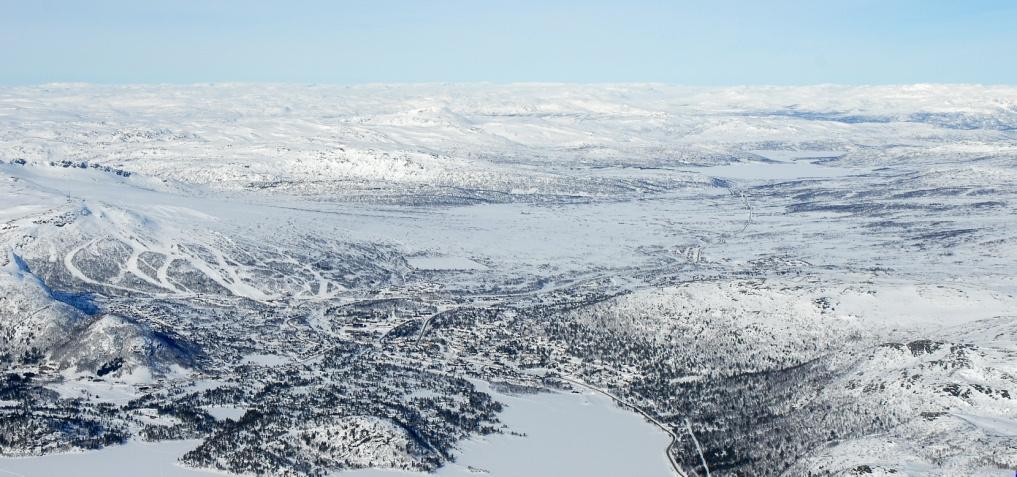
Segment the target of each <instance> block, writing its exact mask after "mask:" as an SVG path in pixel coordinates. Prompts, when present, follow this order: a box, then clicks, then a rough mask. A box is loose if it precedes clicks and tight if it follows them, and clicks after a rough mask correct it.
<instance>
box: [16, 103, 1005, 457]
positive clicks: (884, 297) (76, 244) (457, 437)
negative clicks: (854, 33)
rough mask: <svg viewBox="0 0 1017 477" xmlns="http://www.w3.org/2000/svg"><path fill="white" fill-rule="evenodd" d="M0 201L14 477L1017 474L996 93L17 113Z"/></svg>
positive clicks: (53, 107)
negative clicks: (153, 458)
mask: <svg viewBox="0 0 1017 477" xmlns="http://www.w3.org/2000/svg"><path fill="white" fill-rule="evenodd" d="M0 204H2V205H0V245H2V249H0V252H2V253H0V267H2V270H0V358H2V359H0V365H2V367H3V374H2V379H3V382H2V383H0V454H3V455H4V456H7V457H8V458H3V459H0V473H4V472H12V473H14V474H18V475H43V474H46V473H47V472H49V471H48V470H46V469H50V468H51V467H46V466H49V465H72V466H78V465H81V466H83V467H81V468H89V469H97V470H95V471H94V472H95V473H97V474H103V473H105V472H106V471H103V470H101V469H103V468H108V462H109V460H110V459H117V457H112V456H114V455H120V454H117V453H118V452H123V449H130V448H132V447H133V448H139V449H140V448H141V447H139V446H161V445H166V446H169V447H168V448H171V449H172V451H170V452H172V453H173V456H174V457H173V458H172V459H165V460H166V462H164V464H165V465H168V466H170V465H171V467H167V469H170V470H174V471H176V472H185V471H189V470H194V471H214V472H220V473H221V472H225V473H230V474H271V475H301V476H304V475H315V476H316V475H399V474H390V472H421V473H430V472H436V473H437V474H438V475H469V474H471V473H481V474H482V473H485V472H487V473H490V475H495V476H506V475H523V474H525V475H568V473H569V472H573V473H574V474H575V475H619V474H618V472H619V471H618V470H617V469H626V468H627V469H631V471H632V472H633V474H632V475H654V473H657V474H655V475H667V474H669V473H673V474H676V475H683V476H693V475H706V473H707V472H709V473H710V475H862V474H873V475H889V474H896V475H901V474H904V475H929V476H932V475H944V476H945V475H1000V476H1002V475H1012V473H1013V471H1014V469H1017V431H1015V429H1017V311H1015V310H1017V275H1015V273H1014V270H1015V266H1017V214H1015V212H1017V210H1015V209H1017V207H1015V204H1017V88H1007V87H981V86H929V85H913V86H884V87H838V86H817V87H787V88H777V87H768V88H763V87H759V88H687V87H673V86H664V85H602V86H580V85H403V86H385V85H377V86H361V87H330V86H251V85H207V86H204V85H195V86H122V87H104V86H89V85H49V86H44V87H42V86H40V87H26V88H2V89H0ZM577 400H578V401H577ZM583 400H585V401H584V402H587V403H592V404H589V405H590V407H589V408H588V409H584V408H583V407H582V406H581V405H580V404H576V403H577V402H579V401H583ZM556 406H557V407H556ZM549 408H550V409H558V410H555V411H549V410H548V409H549ZM541 413H545V414H541ZM598 416H599V417H598ZM570 420H571V421H570ZM591 421H592V422H591ZM542 424H543V425H546V426H547V427H546V428H541V427H540V426H541V425H542ZM562 427H565V428H567V429H562ZM570 435H572V436H574V438H573V439H569V438H568V436H570ZM672 440H673V442H671V441H672ZM633 442H638V443H641V444H639V445H634V444H632V443H633ZM577 446H578V447H579V448H578V449H577ZM648 446H652V447H654V449H652V450H651V451H647V449H646V447H648ZM145 448H146V449H147V448H148V447H145ZM79 452H86V453H87V454H85V455H80V456H78V455H66V454H68V453H71V454H73V453H79ZM86 455H87V456H89V457H86ZM104 455H107V456H111V457H109V458H108V459H107V458H103V457H96V456H104ZM583 455H587V456H589V459H588V460H583V461H579V459H581V457H582V456H583ZM554 456H560V457H561V458H560V459H559V460H555V457H554ZM177 458H179V460H178V461H177ZM75 459H81V464H77V463H74V462H77V461H76V460H75ZM65 460H66V462H67V463H66V464H65V463H62V462H64V461H65ZM89 462H90V463H91V464H89ZM173 462H175V463H173ZM542 462H543V463H542ZM570 462H571V463H570ZM33 463H36V464H37V465H38V466H37V467H33V465H36V464H33ZM104 466H106V467H104ZM537 469H544V471H543V472H544V474H540V473H538V472H539V471H538V470H537ZM595 471H597V472H601V474H594V473H592V472H595ZM348 472H349V474H347V473H348Z"/></svg>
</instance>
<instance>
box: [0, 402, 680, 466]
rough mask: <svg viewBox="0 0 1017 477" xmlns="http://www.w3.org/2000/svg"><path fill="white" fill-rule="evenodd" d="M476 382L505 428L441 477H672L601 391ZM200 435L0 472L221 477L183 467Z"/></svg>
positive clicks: (640, 431)
mask: <svg viewBox="0 0 1017 477" xmlns="http://www.w3.org/2000/svg"><path fill="white" fill-rule="evenodd" d="M476 384H477V385H478V387H479V388H480V389H481V390H482V391H484V392H488V393H491V394H492V395H493V396H494V397H495V398H497V399H498V400H499V401H501V402H502V403H504V404H506V405H507V407H506V409H505V412H504V413H503V414H502V415H501V418H502V421H503V422H504V423H505V424H507V425H508V426H509V430H510V431H514V432H517V433H522V434H525V437H523V436H518V435H510V434H507V433H506V434H500V435H491V436H486V437H481V438H475V439H472V440H468V441H466V442H463V443H462V444H461V446H460V450H459V452H458V462H456V463H454V464H449V465H447V466H445V467H443V468H441V469H439V470H438V472H437V473H436V474H433V475H438V476H443V477H461V476H476V475H478V472H481V471H487V472H489V473H487V474H481V475H488V476H491V477H511V476H523V475H525V476H530V477H540V476H548V477H551V476H561V475H581V476H583V477H615V476H619V475H638V476H642V477H671V476H672V473H671V466H670V464H669V463H668V461H667V459H666V458H665V457H664V449H665V448H666V447H667V445H668V443H669V442H670V439H669V438H668V436H667V435H666V434H664V433H663V432H661V431H660V430H658V429H657V428H656V427H654V426H653V425H652V424H650V423H648V422H646V421H645V420H643V419H642V418H641V417H640V416H639V415H637V414H634V413H632V412H628V411H625V410H622V409H621V408H619V407H618V406H616V405H615V404H614V403H613V402H612V401H611V400H610V399H608V398H607V397H605V396H602V395H599V394H595V393H592V392H583V393H579V394H577V393H539V394H522V395H506V394H502V393H499V392H497V391H494V390H493V389H491V387H490V386H488V385H487V384H486V383H483V382H477V383H476ZM198 444H199V442H198V441H169V442H160V443H146V442H139V441H132V442H129V443H128V444H126V445H122V446H112V447H107V448H105V449H102V450H98V451H94V452H82V453H71V454H57V455H47V456H42V457H27V458H16V459H11V458H4V459H0V475H13V476H23V477H34V476H40V477H42V476H55V475H75V476H80V477H92V476H95V477H99V476H101V477H133V476H137V475H150V476H164V477H184V476H198V475H222V474H220V473H215V472H207V471H201V470H195V469H189V468H186V467H182V466H180V465H178V464H177V459H178V458H179V457H180V456H181V455H183V454H184V453H185V452H187V451H188V450H190V449H192V448H194V447H196V446H197V445H198ZM335 475H336V477H411V476H421V477H423V476H427V475H432V474H425V473H415V472H403V471H394V470H377V469H368V470H358V471H351V472H340V473H339V474H335Z"/></svg>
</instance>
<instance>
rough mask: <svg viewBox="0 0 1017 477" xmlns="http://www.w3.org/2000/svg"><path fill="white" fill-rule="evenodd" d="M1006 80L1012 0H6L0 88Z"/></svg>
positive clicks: (0, 8) (1014, 61) (1014, 10)
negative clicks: (61, 84)
mask: <svg viewBox="0 0 1017 477" xmlns="http://www.w3.org/2000/svg"><path fill="white" fill-rule="evenodd" d="M57 81H60V82H66V81H87V82H97V83H194V82H226V81H243V82H266V81H269V82H295V83H338V84H351V83H366V82H432V81H441V82H444V81H449V82H472V81H493V82H515V81H555V82H557V81H562V82H631V81H635V82H644V81H648V82H666V83H679V84H691V85H728V84H809V83H848V84H859V83H913V82H950V83H956V82H965V83H992V84H1015V83H1017V1H979V0H968V1H961V0H957V1H936V0H925V1H920V0H896V1H895V0H840V1H821V0H812V1H793V0H759V1H725V0H721V1H682V0H674V1H639V0H634V1H616V2H605V1H597V0H590V1H585V2H580V1H575V2H565V1H553V0H550V1H543V2H537V1H526V0H520V1H501V2H494V1H483V0H472V1H440V0H435V1H424V0H419V1H398V0H373V1H308V0H288V1H279V2H258V1H239V0H238V1H232V0H206V1H191V0H173V1H170V0H162V1H159V0H155V1H143V0H93V1H77V2H72V1H46V0H0V84H34V83H46V82H57Z"/></svg>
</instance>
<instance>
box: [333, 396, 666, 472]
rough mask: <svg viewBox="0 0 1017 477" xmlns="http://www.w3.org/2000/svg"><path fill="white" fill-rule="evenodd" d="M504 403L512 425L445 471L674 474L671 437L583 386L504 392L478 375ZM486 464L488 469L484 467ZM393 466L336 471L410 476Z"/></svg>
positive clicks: (474, 443) (466, 447)
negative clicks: (668, 451) (666, 452)
mask: <svg viewBox="0 0 1017 477" xmlns="http://www.w3.org/2000/svg"><path fill="white" fill-rule="evenodd" d="M477 384H478V388H479V389H480V390H481V391H484V392H487V393H490V394H491V395H492V396H494V397H495V398H496V399H498V400H499V401H501V402H502V403H504V404H507V407H506V409H505V411H504V413H502V415H501V416H500V417H501V419H502V421H503V422H504V423H505V424H507V425H508V426H509V429H510V430H511V431H514V432H518V433H524V434H526V436H525V437H521V436H514V435H509V434H501V435H491V436H486V437H482V438H475V439H472V440H468V441H466V442H464V443H462V445H461V446H460V453H459V455H458V461H457V462H456V463H454V464H449V465H447V466H445V467H443V468H441V469H439V470H438V472H437V473H436V475H438V476H442V477H463V476H476V475H487V476H491V477H514V476H528V477H556V476H564V475H576V476H583V477H617V476H623V475H633V476H635V475H638V476H640V477H673V475H674V474H673V473H672V470H671V465H670V463H668V461H667V458H666V457H665V456H664V449H665V448H666V447H667V445H668V444H669V443H670V438H669V437H668V436H667V435H666V434H664V433H663V432H661V431H660V430H659V429H657V428H656V427H654V426H653V424H650V423H649V422H646V421H645V420H644V419H643V418H642V417H640V416H639V415H637V414H635V413H632V412H628V411H625V410H622V409H621V408H619V407H618V406H617V405H615V404H614V402H612V401H611V400H610V399H609V398H607V397H606V396H602V395H600V394H596V393H593V392H589V391H584V392H583V393H581V394H577V393H539V394H522V395H506V394H502V393H499V392H497V391H495V390H493V389H491V387H490V386H488V385H486V384H485V383H477ZM484 471H486V472H488V473H483V472H484ZM418 475H419V476H426V475H428V474H423V473H412V472H400V471H391V470H373V469H370V470H358V471H353V472H341V473H339V474H336V477H409V476H418Z"/></svg>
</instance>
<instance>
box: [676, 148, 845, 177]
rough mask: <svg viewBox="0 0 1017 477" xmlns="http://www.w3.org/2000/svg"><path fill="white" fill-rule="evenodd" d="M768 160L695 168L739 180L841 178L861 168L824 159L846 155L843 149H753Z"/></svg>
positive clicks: (709, 174) (698, 170)
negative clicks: (847, 166) (855, 168)
mask: <svg viewBox="0 0 1017 477" xmlns="http://www.w3.org/2000/svg"><path fill="white" fill-rule="evenodd" d="M752 153H753V154H755V155H757V156H760V157H761V158H764V159H766V160H767V161H766V162H764V161H759V162H738V163H734V164H725V165H723V166H711V167H702V168H698V169H695V171H696V172H699V173H702V174H706V175H708V176H711V177H721V178H724V179H736V180H764V181H765V180H792V179H807V178H824V177H840V176H846V175H850V174H854V173H857V172H858V171H855V170H852V169H847V168H843V167H836V166H828V165H824V164H823V163H822V162H821V161H822V160H823V159H830V158H835V157H839V156H842V155H844V153H843V152H840V151H769V150H759V151H752Z"/></svg>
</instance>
